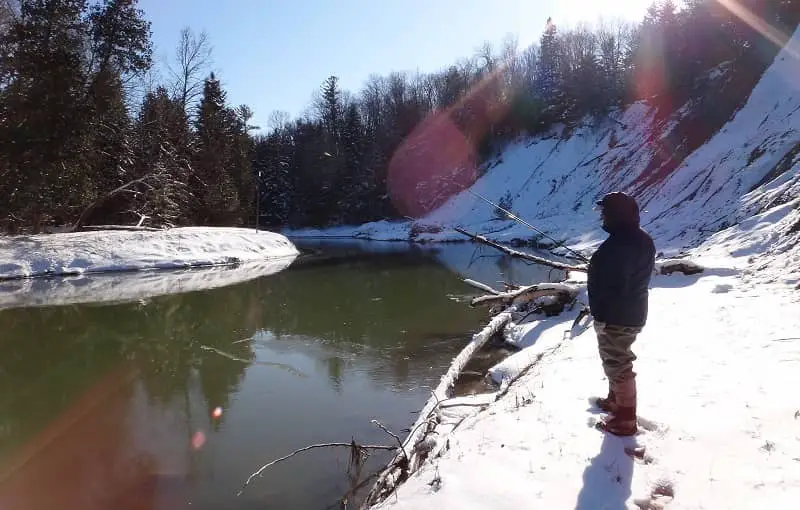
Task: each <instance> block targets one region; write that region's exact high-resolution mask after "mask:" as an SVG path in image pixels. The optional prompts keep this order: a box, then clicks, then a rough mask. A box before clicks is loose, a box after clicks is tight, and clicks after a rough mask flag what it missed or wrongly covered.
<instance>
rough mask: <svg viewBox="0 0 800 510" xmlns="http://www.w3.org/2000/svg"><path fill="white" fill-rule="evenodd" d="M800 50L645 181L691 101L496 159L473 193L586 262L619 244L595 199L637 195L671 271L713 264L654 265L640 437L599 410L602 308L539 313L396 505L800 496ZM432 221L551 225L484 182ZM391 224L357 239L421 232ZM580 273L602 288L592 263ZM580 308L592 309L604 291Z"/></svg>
mask: <svg viewBox="0 0 800 510" xmlns="http://www.w3.org/2000/svg"><path fill="white" fill-rule="evenodd" d="M798 50H800V29H798V30H797V31H796V32H795V33H794V35H793V37H792V38H791V39H790V41H789V43H788V45H787V47H786V48H784V49H783V50H782V51H781V52H780V53H779V54H778V56H777V57H776V58H775V61H774V62H773V64H772V65H771V66H770V68H768V69H767V71H766V72H765V73H764V75H763V77H762V79H761V80H760V82H759V83H758V85H757V86H756V87H755V88H754V89H753V91H752V93H751V94H750V96H749V97H748V99H747V101H746V102H745V104H744V105H743V106H742V108H741V109H739V110H738V111H737V112H736V113H735V115H734V116H733V117H732V118H731V119H730V120H729V122H728V123H727V124H726V125H725V126H724V127H723V128H722V129H721V130H720V131H719V132H718V133H716V134H715V135H714V136H712V137H711V138H710V139H709V140H708V141H707V142H706V143H705V144H704V145H702V146H701V147H699V148H698V149H697V150H695V151H694V152H693V153H691V154H689V155H688V156H687V157H686V159H685V160H684V161H683V162H682V163H681V164H679V165H678V166H677V167H676V168H674V169H673V170H671V171H669V172H665V173H664V175H663V176H661V177H660V178H659V179H655V180H652V181H649V182H648V184H647V185H646V186H645V185H642V183H643V182H645V181H646V179H647V177H648V174H647V173H646V171H648V165H650V164H651V162H652V160H653V155H654V153H655V151H657V150H665V149H666V150H670V149H671V148H670V147H666V148H665V147H663V146H659V145H658V144H659V143H663V142H664V141H665V140H668V139H669V138H668V137H667V136H666V135H668V134H669V133H670V131H671V130H672V129H674V128H675V126H676V125H677V121H678V120H680V119H679V116H680V115H683V114H685V113H686V112H687V111H688V110H689V109H688V108H686V107H684V108H681V109H679V111H678V113H677V114H676V115H677V117H676V116H673V118H670V119H665V120H656V119H655V117H654V116H653V112H652V111H650V109H649V108H648V107H647V106H645V105H644V104H635V105H633V106H631V107H630V108H628V109H627V110H625V111H624V112H618V117H617V119H618V120H620V121H621V122H622V123H624V124H625V125H626V128H622V127H620V126H619V125H618V124H616V123H611V122H609V123H605V124H604V123H601V124H600V125H586V126H583V127H579V128H578V129H576V130H575V131H574V132H573V133H572V135H571V136H569V137H566V138H565V137H560V136H558V134H557V133H556V132H555V131H554V134H553V135H551V136H545V137H539V138H536V139H533V140H529V141H526V142H524V143H518V144H516V145H513V146H511V147H510V148H508V150H506V151H505V152H504V153H503V154H502V157H501V158H500V159H499V160H498V161H496V162H493V164H492V165H490V166H491V167H492V168H491V170H489V171H488V172H487V173H486V174H485V175H483V176H482V177H481V178H480V179H478V180H477V182H476V183H475V185H474V186H473V187H472V190H473V191H474V192H477V193H479V194H481V195H483V196H485V197H487V198H488V199H490V200H492V201H494V202H495V203H496V202H498V201H499V200H500V199H501V197H503V196H504V195H506V194H507V193H508V192H509V191H510V192H511V196H512V199H513V200H512V209H513V210H514V212H515V213H516V214H518V215H519V216H521V217H523V218H525V219H526V220H528V221H530V222H532V223H533V224H534V225H536V226H537V227H539V228H542V229H543V230H546V231H547V232H549V233H550V234H551V235H553V236H554V237H556V238H557V239H559V240H565V241H566V242H567V243H568V245H569V246H570V247H572V248H574V249H579V250H582V251H584V252H586V253H587V254H588V253H589V252H590V251H591V250H592V249H593V248H595V247H596V246H597V244H598V243H600V242H601V241H602V240H603V239H604V238H605V237H606V236H605V234H604V233H603V232H602V231H601V230H600V228H599V221H598V218H597V213H596V212H595V211H594V210H593V207H592V204H593V203H594V201H595V199H596V198H597V197H599V196H601V195H602V194H603V193H605V192H608V191H611V190H615V189H622V190H626V191H629V192H632V193H634V194H635V195H636V197H637V199H638V200H639V201H640V203H641V204H642V205H643V214H642V219H643V226H644V228H645V229H646V230H647V231H648V232H650V233H651V235H652V236H653V238H654V240H655V243H656V246H657V249H658V251H659V255H658V258H659V264H658V266H657V268H658V270H657V273H658V272H659V271H660V270H661V268H668V267H669V266H674V265H676V264H679V263H680V262H681V261H691V262H692V263H695V264H698V265H699V266H700V267H702V268H703V271H702V272H701V273H698V274H693V275H684V274H681V273H672V274H669V275H662V274H654V276H653V279H652V282H651V291H650V301H649V305H650V316H649V320H648V324H647V325H646V327H645V328H644V330H643V332H642V333H641V335H640V336H639V338H638V340H637V342H636V343H635V344H634V347H633V348H634V352H635V353H636V354H637V356H638V359H637V360H636V362H635V371H636V372H637V374H638V377H637V385H638V395H639V409H638V411H639V426H640V431H641V432H640V435H638V436H636V437H633V438H618V437H615V436H612V435H608V434H603V433H601V432H599V431H597V430H596V429H594V428H593V427H592V426H591V424H592V423H593V422H594V421H595V420H597V419H598V413H599V410H597V409H596V408H594V407H593V406H592V405H591V404H590V402H589V399H590V398H591V397H596V396H604V395H605V393H606V391H607V381H606V380H605V377H604V375H603V372H602V369H601V364H600V359H599V356H598V353H597V340H596V336H595V334H594V331H593V328H592V324H591V318H584V319H583V320H582V321H581V322H580V323H579V324H578V325H576V326H575V327H574V328H573V327H572V326H573V321H574V319H575V318H576V317H577V315H578V313H579V310H580V307H579V306H576V307H574V308H573V309H571V310H568V311H565V312H564V313H562V314H561V315H559V316H557V317H550V318H541V320H535V319H532V318H530V317H528V318H527V319H525V322H523V323H512V324H510V325H509V326H507V327H506V329H505V331H504V336H505V338H506V339H507V340H508V341H509V342H511V343H514V344H516V345H517V346H518V347H520V348H521V350H520V351H518V352H516V353H515V354H513V355H512V356H510V357H508V358H506V359H505V360H503V361H502V362H500V363H498V364H497V365H496V366H494V367H492V368H491V369H490V371H489V377H490V378H491V379H492V380H493V381H494V382H495V383H497V384H498V385H499V389H498V390H497V392H495V393H491V394H488V395H480V396H477V397H474V398H470V397H460V398H459V399H457V403H458V404H459V405H454V406H452V407H450V403H449V402H450V401H448V402H447V405H448V407H447V409H446V410H445V411H446V412H445V411H443V412H441V413H440V419H441V425H439V428H438V429H437V433H435V434H433V435H432V436H430V437H429V439H428V440H429V441H430V442H432V443H433V445H432V446H433V449H434V450H433V451H434V452H438V454H436V455H432V456H431V457H430V458H429V460H428V462H427V463H426V464H424V465H423V467H422V468H421V469H420V471H418V472H417V473H415V474H414V475H412V476H411V477H410V478H409V480H408V481H406V482H405V483H404V484H403V485H401V486H400V488H399V489H398V491H397V492H396V494H394V495H392V496H390V497H389V498H388V499H387V500H386V501H384V502H383V503H382V504H380V505H378V508H380V509H390V508H391V509H396V510H402V509H406V508H408V509H412V508H413V509H426V508H430V509H439V508H460V509H471V508H475V509H477V508H493V509H505V508H509V509H511V508H514V509H516V508H578V509H636V508H643V509H656V508H664V507H666V508H669V509H701V508H709V509H711V508H713V509H721V508H762V507H763V508H794V507H796V506H797V502H798V501H800V464H799V463H800V441H798V437H799V436H798V432H797V431H798V430H799V429H798V427H800V403H798V402H797V400H796V399H794V398H793V395H794V391H795V390H794V388H797V387H800V336H798V335H800V294H798V292H797V289H800V153H798V147H800V115H798V112H800V65H798V62H797V58H796V57H795V56H796V55H798V54H800V52H799V51H798ZM717 71H719V72H717ZM717 71H715V72H714V73H712V75H713V76H712V78H719V74H720V72H721V70H717ZM612 135H613V141H614V142H615V143H611V142H612ZM656 140H659V141H660V142H656ZM495 163H496V164H495ZM650 171H652V169H650ZM417 223H419V224H425V225H438V226H440V227H441V231H440V232H433V233H425V234H421V235H419V237H418V239H420V240H427V241H444V240H454V239H459V238H460V236H459V235H458V234H456V233H453V232H452V229H450V228H449V227H450V226H453V225H458V226H461V227H463V228H465V229H466V230H470V231H474V232H479V233H483V234H485V235H487V237H490V238H494V239H497V240H501V241H503V240H510V239H515V238H525V239H530V238H536V236H537V234H535V233H534V232H531V231H530V230H528V229H527V228H526V227H524V226H522V225H519V224H517V223H514V222H512V221H508V220H498V219H496V218H495V214H494V211H493V210H492V207H491V206H488V205H487V204H485V203H484V202H482V201H481V200H480V199H478V198H476V197H475V196H473V195H472V194H469V193H462V194H459V195H456V196H454V197H452V198H451V199H450V200H449V201H448V202H447V203H446V204H445V205H444V206H442V207H441V208H440V209H438V210H437V211H434V212H433V213H431V214H430V215H428V216H427V217H425V218H423V219H421V220H418V221H417ZM386 227H387V225H382V224H371V225H367V226H363V227H360V228H357V229H351V232H359V233H361V234H362V235H367V234H368V235H370V236H371V237H373V238H386V239H389V238H397V239H402V238H403V236H402V227H401V226H398V225H397V224H393V225H391V226H390V228H386ZM409 228H410V224H406V231H407V232H408V229H409ZM340 234H343V235H344V231H340ZM406 239H408V237H407V236H406ZM560 251H561V252H562V253H563V249H562V250H560ZM570 277H571V279H572V283H574V284H576V285H584V283H583V282H584V281H585V275H581V274H571V275H570ZM578 300H579V301H582V302H584V303H585V302H586V295H585V285H584V286H583V290H582V293H581V294H580V295H579V298H578ZM517 320H522V317H521V316H520V317H519V318H518V319H517ZM470 403H473V404H474V403H480V404H482V406H478V407H476V406H475V405H464V404H470ZM642 448H644V452H643V453H642ZM634 453H635V455H631V454H634Z"/></svg>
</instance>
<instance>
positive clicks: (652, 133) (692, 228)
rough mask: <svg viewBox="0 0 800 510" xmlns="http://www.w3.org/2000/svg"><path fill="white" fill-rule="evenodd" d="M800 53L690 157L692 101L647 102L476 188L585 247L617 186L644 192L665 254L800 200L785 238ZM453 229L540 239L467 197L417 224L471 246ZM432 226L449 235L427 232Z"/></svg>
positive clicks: (532, 152)
mask: <svg viewBox="0 0 800 510" xmlns="http://www.w3.org/2000/svg"><path fill="white" fill-rule="evenodd" d="M798 54H800V30H799V31H798V32H795V34H794V35H793V37H792V38H791V39H790V40H789V43H788V44H787V46H786V47H784V48H783V50H782V51H781V52H780V53H779V54H778V55H777V56H776V58H775V60H774V62H773V63H772V65H771V66H770V67H769V68H768V69H767V70H766V72H765V73H764V75H763V76H762V79H761V80H760V82H759V83H758V84H757V86H756V87H755V88H754V89H753V90H752V93H751V94H750V96H749V98H748V99H747V101H746V103H745V104H744V105H743V106H742V108H741V109H739V110H738V111H737V112H736V113H735V115H734V116H733V117H732V118H731V119H730V120H729V122H728V123H727V124H726V125H724V126H723V128H722V129H721V130H719V131H718V132H717V133H716V134H714V135H713V136H712V137H711V138H710V139H709V140H708V141H707V142H706V143H705V144H703V145H702V146H700V147H699V148H698V149H697V150H695V151H694V152H692V153H690V154H688V155H687V157H685V158H684V159H683V161H682V162H681V163H680V164H679V165H675V164H674V162H673V160H672V159H670V157H669V156H670V155H671V154H673V153H678V152H680V151H681V150H682V145H683V144H685V140H684V141H681V140H680V139H678V141H677V142H676V141H675V140H676V137H674V136H671V135H673V131H674V130H675V129H676V126H678V125H679V124H680V123H681V122H689V121H692V118H691V116H690V112H691V111H692V104H687V105H684V107H682V108H680V109H678V111H677V112H676V113H675V114H673V115H672V116H670V117H667V118H659V117H658V116H657V115H656V112H655V111H654V110H653V109H652V108H650V107H648V106H647V105H645V104H644V103H637V104H634V105H632V106H630V107H629V108H627V109H626V110H625V111H623V112H617V113H612V114H611V115H610V118H607V119H604V120H601V121H599V122H597V123H591V122H588V121H587V122H586V123H585V125H583V126H581V127H578V128H575V129H574V130H572V131H571V132H570V133H562V130H561V129H556V130H553V132H551V133H550V134H548V135H547V136H541V137H536V138H533V139H530V140H526V141H522V142H519V143H517V144H515V145H512V146H510V147H509V148H507V149H506V150H505V151H504V152H503V153H502V155H501V156H500V157H499V158H498V159H497V160H495V161H492V162H490V163H489V165H488V166H489V170H488V171H487V172H486V173H485V175H483V176H482V177H481V178H479V179H478V180H477V181H476V182H475V184H474V185H473V186H472V188H471V191H473V192H475V193H477V194H480V195H482V196H484V197H486V198H488V199H489V200H491V201H493V202H495V203H502V204H504V205H505V206H506V207H509V208H510V209H511V210H513V211H514V212H515V213H517V214H518V215H520V216H521V217H523V218H525V219H527V220H528V221H530V222H532V223H533V224H535V225H536V226H537V227H539V228H541V229H543V230H544V231H546V232H548V233H550V234H551V235H552V236H553V237H556V238H558V239H562V240H563V239H566V240H567V242H568V244H569V245H570V246H572V247H573V248H578V249H582V250H585V251H586V252H589V251H591V249H592V248H593V247H594V246H596V245H597V243H599V242H600V241H601V240H602V239H603V238H604V237H605V234H604V232H602V231H601V230H600V228H599V219H598V215H597V212H596V211H594V210H593V207H594V202H595V200H596V199H597V198H598V197H600V196H601V195H602V194H603V193H605V192H608V191H612V190H624V191H627V192H629V193H632V194H633V195H634V196H636V197H637V199H638V200H639V201H640V203H641V204H642V206H643V213H642V223H643V226H644V228H645V229H646V230H647V231H649V232H650V233H651V234H652V235H653V237H654V238H655V240H656V244H657V246H658V249H659V250H660V251H661V252H663V254H664V255H665V256H671V255H674V254H676V253H680V252H682V251H685V250H686V249H688V248H691V247H696V246H697V245H698V243H699V242H701V241H702V240H703V239H706V238H708V236H709V235H711V234H713V233H715V232H718V231H720V230H722V229H724V228H726V227H728V226H731V225H735V224H737V223H739V222H741V221H743V220H744V219H746V218H749V217H753V216H754V215H756V214H759V213H762V212H764V211H767V210H769V209H771V208H773V207H775V206H779V205H781V204H785V203H789V202H791V203H793V204H795V205H790V206H789V210H785V211H784V216H786V218H785V220H784V221H783V222H782V223H781V225H780V229H779V231H776V234H775V235H778V234H779V233H789V231H790V230H792V229H794V230H795V231H797V229H798V228H800V227H797V226H796V225H797V221H800V217H799V214H798V211H797V204H796V201H797V200H798V197H800V175H799V174H800V171H799V170H800V65H798V61H797V57H796V56H797V55H798ZM711 75H712V76H713V79H715V80H723V81H724V80H725V79H726V74H725V72H724V71H720V70H715V71H714V72H713V73H711ZM687 119H688V120H687ZM676 144H677V145H678V146H675V145H676ZM792 209H793V210H792ZM452 226H461V227H463V228H465V229H467V230H470V231H476V232H481V233H485V234H488V235H489V236H490V237H492V238H495V239H499V240H509V239H512V238H523V239H531V238H536V237H537V234H536V233H535V232H532V231H531V230H529V229H528V228H526V227H525V226H522V225H520V224H518V223H516V222H513V221H510V220H503V219H498V218H497V215H496V212H495V211H494V209H493V207H492V206H490V205H488V204H486V203H485V202H483V201H482V200H481V199H480V198H478V197H476V196H475V195H473V194H472V193H469V192H463V193H461V194H458V195H456V196H454V197H452V198H451V199H450V200H449V201H448V202H447V203H445V204H444V205H443V206H442V207H440V208H439V209H438V210H436V211H434V212H433V213H431V214H429V215H428V216H427V217H425V218H422V219H420V220H418V221H417V222H416V225H414V228H415V229H416V230H418V231H422V232H421V233H418V234H415V235H414V239H415V240H418V241H442V240H463V236H461V235H460V234H458V233H456V232H455V231H453V230H452V229H451V228H450V227H452ZM428 227H438V229H440V231H439V232H435V233H426V232H425V230H428ZM411 230H412V224H410V223H408V222H402V223H390V222H376V223H371V224H366V225H362V226H360V227H356V228H340V229H331V230H327V231H324V232H323V231H316V232H313V231H304V232H297V233H287V234H288V235H290V236H291V235H295V234H297V235H300V234H302V235H355V236H358V237H363V238H370V239H386V240H407V239H409V234H410V231H411ZM542 241H544V239H542ZM798 266H800V264H798ZM795 271H798V269H795Z"/></svg>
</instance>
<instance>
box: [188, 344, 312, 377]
mask: <svg viewBox="0 0 800 510" xmlns="http://www.w3.org/2000/svg"><path fill="white" fill-rule="evenodd" d="M200 349H202V350H204V351H211V352H214V353H216V354H219V355H220V356H222V357H224V358H228V359H229V360H231V361H241V362H242V363H247V364H248V365H250V364H252V365H262V366H265V367H277V368H282V369H284V370H286V371H287V372H289V373H291V374H294V375H296V376H298V377H308V376H307V375H306V374H304V373H303V372H301V371H299V370H297V369H296V368H294V367H292V366H290V365H286V364H284V363H276V362H271V361H258V360H250V359H244V358H240V357H238V356H234V355H233V354H230V353H227V352H225V351H222V350H220V349H217V348H216V347H211V346H209V345H201V346H200Z"/></svg>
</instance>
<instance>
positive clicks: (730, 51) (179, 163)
mask: <svg viewBox="0 0 800 510" xmlns="http://www.w3.org/2000/svg"><path fill="white" fill-rule="evenodd" d="M683 4H684V5H683V6H682V7H681V8H678V5H677V4H676V3H674V2H673V1H671V0H666V1H659V2H657V3H655V4H653V5H652V6H651V7H650V8H649V9H648V11H647V14H646V16H645V18H644V19H643V20H642V21H641V22H640V23H624V22H615V23H599V24H596V25H594V26H590V25H579V26H577V27H573V28H568V29H562V28H559V27H558V26H557V25H556V23H555V22H554V21H553V20H548V22H547V24H546V26H545V27H544V31H543V33H542V36H541V38H540V39H539V41H538V42H537V43H536V44H533V45H531V46H529V47H527V48H520V47H519V45H518V44H517V42H516V41H515V40H514V39H512V38H509V39H507V40H506V41H505V42H504V43H503V44H502V45H501V46H500V47H493V46H492V45H490V44H488V43H487V44H485V45H484V46H482V47H481V48H479V49H478V50H477V51H476V52H475V53H474V55H472V56H471V57H469V58H463V59H461V60H459V61H458V62H456V63H454V64H453V65H451V66H448V67H446V68H444V69H442V70H441V71H438V72H434V73H428V74H423V73H408V72H393V73H390V74H388V75H386V76H371V77H370V78H369V79H368V80H367V81H366V83H365V84H364V86H363V88H362V89H361V90H360V91H359V92H358V93H355V94H354V93H350V92H348V91H346V90H343V89H342V87H341V85H340V84H339V80H338V78H337V77H336V76H331V77H329V78H328V79H327V80H325V81H324V83H322V85H321V87H320V89H319V91H318V92H317V93H316V94H315V95H314V97H313V103H312V106H313V108H312V109H311V111H310V112H309V113H307V114H305V115H303V116H301V117H300V118H296V119H291V118H290V117H289V116H288V115H287V114H285V113H281V112H275V113H274V114H273V115H272V119H271V122H270V124H271V125H270V126H269V129H268V130H266V131H265V132H262V133H260V134H257V133H256V132H255V130H254V129H253V127H252V126H250V125H249V123H250V120H251V119H252V116H253V113H252V111H251V110H250V109H249V108H248V107H247V106H244V105H242V106H233V105H230V104H229V102H228V101H227V98H226V94H225V91H224V90H223V89H222V87H221V85H220V82H219V80H218V78H217V77H216V76H214V75H213V74H206V73H207V72H208V66H207V65H206V64H207V62H208V57H209V52H210V45H209V43H208V39H207V37H206V36H205V35H204V34H200V35H197V34H194V33H192V32H191V31H190V30H188V29H187V30H184V32H183V33H182V34H181V40H180V43H179V45H178V48H177V51H176V55H175V58H174V60H173V61H172V62H171V65H170V67H169V70H170V73H169V79H168V80H166V81H165V82H164V83H158V82H156V83H152V82H148V80H147V77H148V76H149V72H150V71H151V69H152V67H153V58H152V43H151V41H150V25H149V22H148V21H147V20H146V18H145V14H144V13H143V12H142V11H141V10H140V9H138V7H137V2H136V0H103V1H99V2H93V3H90V2H87V1H86V0H21V1H18V0H17V1H14V0H0V195H2V197H3V200H2V202H0V224H1V226H2V229H4V230H6V231H39V230H41V229H42V228H44V227H46V226H49V225H71V226H72V227H73V228H79V227H81V226H83V225H86V224H101V223H103V224H107V223H117V224H119V223H123V224H138V225H147V226H170V225H244V224H248V225H252V224H253V223H254V222H255V221H256V220H258V221H259V223H260V224H261V225H263V226H267V227H271V228H279V227H284V226H291V227H301V226H327V225H337V224H354V223H361V222H366V221H373V220H378V219H383V218H399V217H402V216H404V215H418V214H421V213H424V212H425V211H427V210H430V209H431V208H433V207H435V206H437V205H439V204H441V203H442V202H443V201H444V200H445V199H446V198H447V197H448V196H449V195H451V194H452V193H453V192H455V191H458V190H459V189H460V188H463V187H464V186H465V185H467V184H468V183H469V182H471V180H472V179H474V177H475V172H477V171H478V170H477V169H478V168H479V167H480V165H479V164H480V163H481V162H483V161H486V159H487V158H489V157H490V156H492V155H495V154H497V153H498V151H499V150H501V149H502V148H503V147H504V145H506V144H507V143H509V142H510V141H513V140H515V139H517V138H518V137H520V136H527V135H534V134H538V133H543V132H546V131H547V130H548V129H550V128H551V127H552V126H554V125H556V124H563V125H564V126H566V127H567V128H569V127H570V126H574V125H575V124H576V123H578V122H581V121H582V120H584V119H586V118H587V116H588V117H589V118H595V119H601V118H603V117H605V116H607V115H608V114H609V112H611V111H613V110H615V109H618V108H620V107H624V106H625V105H627V104H630V103H631V102H633V101H637V100H642V99H644V100H647V101H648V102H650V103H651V104H653V105H656V106H658V107H660V108H661V110H662V113H663V114H668V113H671V111H672V110H674V108H677V107H679V106H680V105H682V104H683V103H684V102H685V101H686V100H687V99H688V98H690V97H692V94H693V93H696V89H695V84H696V81H697V79H698V78H699V77H701V76H702V75H704V73H708V71H709V70H710V69H712V68H714V67H725V69H726V70H728V71H730V70H731V69H737V68H739V69H740V70H744V71H745V72H747V73H750V74H753V73H755V74H760V72H762V71H763V70H764V69H765V68H766V67H767V66H768V65H769V63H770V62H771V58H772V56H774V54H775V53H776V52H777V51H778V49H779V44H780V42H781V41H780V36H781V35H783V36H784V37H785V36H786V35H787V34H791V33H792V32H793V31H794V29H795V27H796V26H797V23H798V19H800V6H799V5H798V4H800V1H798V0H741V1H737V2H736V3H735V4H732V3H730V2H718V1H716V0H688V1H685V2H683ZM731 5H733V6H734V8H731ZM753 20H761V21H763V22H764V23H760V22H755V23H754V22H753ZM764 26H767V27H770V31H768V33H767V34H766V35H765V33H764V30H763V27H764ZM776 34H778V35H777V36H776ZM776 38H777V39H778V40H776ZM141 83H145V84H146V86H145V87H144V90H143V92H141V87H138V88H137V87H136V86H135V85H136V84H141ZM137 91H140V92H138V93H137ZM465 175H466V177H465ZM256 211H257V213H256Z"/></svg>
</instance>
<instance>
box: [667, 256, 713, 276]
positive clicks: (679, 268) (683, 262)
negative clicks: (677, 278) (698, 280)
mask: <svg viewBox="0 0 800 510" xmlns="http://www.w3.org/2000/svg"><path fill="white" fill-rule="evenodd" d="M655 270H656V273H658V274H664V275H668V274H672V273H683V274H698V273H702V272H703V271H704V270H705V268H704V267H703V266H701V265H700V264H698V263H697V262H692V261H691V260H688V259H667V260H662V261H660V262H656V267H655Z"/></svg>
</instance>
